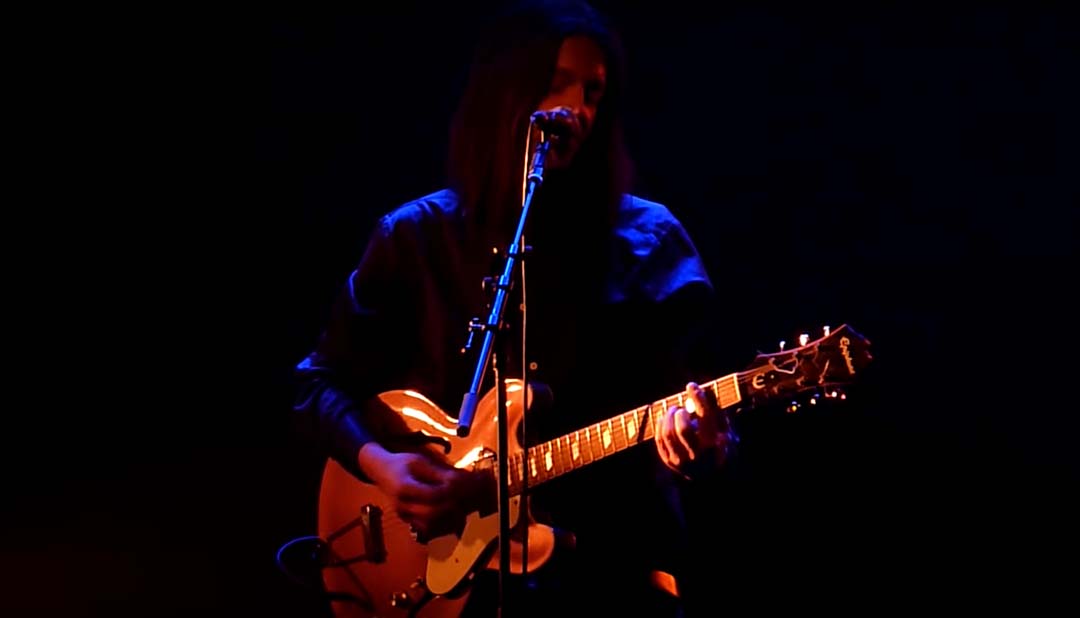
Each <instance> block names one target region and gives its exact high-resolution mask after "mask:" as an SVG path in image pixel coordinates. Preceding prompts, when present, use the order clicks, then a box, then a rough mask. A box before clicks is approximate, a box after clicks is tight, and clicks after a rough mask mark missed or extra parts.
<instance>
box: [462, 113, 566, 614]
mask: <svg viewBox="0 0 1080 618" xmlns="http://www.w3.org/2000/svg"><path fill="white" fill-rule="evenodd" d="M533 122H535V120H534V121H533ZM533 126H535V125H533V124H532V123H530V127H529V129H530V134H531V132H532V129H533ZM540 136H541V137H540V143H539V145H538V146H537V148H536V152H535V153H534V154H533V157H532V161H531V163H530V165H529V170H528V177H527V179H526V184H525V195H524V198H523V200H522V206H521V215H520V217H519V219H518V225H517V229H516V231H515V232H514V237H513V239H512V240H511V242H510V248H509V249H508V250H507V252H506V264H505V266H504V268H503V272H502V275H501V276H500V277H499V280H498V281H497V282H496V283H495V295H494V299H493V300H492V302H491V308H490V312H489V314H488V318H487V321H486V322H479V321H478V320H475V319H474V320H472V321H471V322H470V323H469V341H468V343H466V345H465V348H466V349H469V348H470V347H471V346H472V339H473V335H474V334H475V333H476V332H477V331H481V332H483V334H484V339H483V342H482V344H481V347H480V354H479V357H478V358H477V360H476V368H475V371H474V373H473V379H472V383H471V385H470V387H469V391H468V392H467V393H465V396H464V397H463V398H462V402H461V410H460V412H459V414H458V424H457V435H458V436H460V437H462V438H464V437H466V436H468V435H469V432H470V431H471V430H472V423H473V417H474V416H475V414H476V407H477V405H478V404H479V402H480V388H481V387H482V385H483V382H484V374H485V373H486V371H487V367H488V364H489V363H490V364H491V365H492V367H493V371H494V374H495V393H496V406H497V409H498V421H497V422H498V428H497V429H498V453H497V454H496V469H497V470H498V495H499V584H498V608H499V616H500V618H501V617H502V616H504V615H505V614H504V609H505V605H506V599H507V596H506V587H507V583H508V580H509V575H510V474H509V473H510V466H509V456H508V455H509V453H508V451H509V450H510V444H509V442H510V440H509V435H508V434H509V427H508V425H509V419H508V414H507V407H506V402H507V399H506V384H505V383H504V380H503V379H502V377H501V376H500V372H501V371H502V370H503V368H505V367H506V366H507V364H506V354H505V350H503V349H502V342H501V340H502V337H501V333H502V331H503V327H504V318H503V314H504V313H505V309H506V301H507V298H508V297H509V295H510V290H511V289H512V288H513V276H514V269H515V267H516V265H517V263H518V260H519V259H523V258H524V257H525V255H526V253H527V252H528V248H527V247H524V246H522V238H523V237H524V234H525V227H526V225H527V223H528V219H529V211H530V209H531V207H532V202H533V197H534V196H535V195H536V191H537V189H539V188H540V186H541V185H542V184H543V182H544V167H545V164H546V158H547V153H548V150H549V149H550V148H551V140H549V139H548V138H547V135H546V132H545V131H541V132H540ZM522 371H523V372H524V371H525V367H524V366H523V367H522ZM522 387H523V391H522V397H523V398H525V399H524V401H525V402H527V397H528V392H529V386H528V384H527V383H526V384H523V385H522ZM526 405H528V404H527V403H526ZM523 414H524V411H523ZM523 465H524V466H525V467H526V468H527V467H528V458H527V457H526V458H525V460H524V463H523ZM528 476H529V471H528V470H526V471H525V472H524V473H523V477H525V478H526V479H527V478H528ZM521 515H524V513H519V516H521ZM523 563H524V560H523ZM524 572H525V569H523V573H524Z"/></svg>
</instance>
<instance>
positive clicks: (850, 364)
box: [840, 337, 855, 375]
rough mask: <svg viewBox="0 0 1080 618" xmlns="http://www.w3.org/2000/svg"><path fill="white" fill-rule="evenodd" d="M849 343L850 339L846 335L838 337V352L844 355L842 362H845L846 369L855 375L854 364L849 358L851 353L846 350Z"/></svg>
mask: <svg viewBox="0 0 1080 618" xmlns="http://www.w3.org/2000/svg"><path fill="white" fill-rule="evenodd" d="M850 344H851V340H850V339H848V338H847V337H841V338H840V353H841V354H843V355H844V362H846V363H847V369H848V371H850V372H851V375H855V364H854V363H853V362H852V360H851V353H850V352H848V346H849V345H850Z"/></svg>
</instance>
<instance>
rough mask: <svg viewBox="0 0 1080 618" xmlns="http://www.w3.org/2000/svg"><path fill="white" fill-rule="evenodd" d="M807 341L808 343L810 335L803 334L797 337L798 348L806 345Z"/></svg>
mask: <svg viewBox="0 0 1080 618" xmlns="http://www.w3.org/2000/svg"><path fill="white" fill-rule="evenodd" d="M809 341H810V335H809V334H807V333H803V334H801V335H799V346H800V347H801V346H804V345H806V344H807V343H808V342H809Z"/></svg>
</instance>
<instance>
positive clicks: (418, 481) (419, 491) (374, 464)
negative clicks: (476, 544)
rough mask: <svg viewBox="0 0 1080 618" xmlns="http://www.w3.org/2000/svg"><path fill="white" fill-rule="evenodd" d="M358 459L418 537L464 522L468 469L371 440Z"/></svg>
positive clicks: (458, 525)
mask: <svg viewBox="0 0 1080 618" xmlns="http://www.w3.org/2000/svg"><path fill="white" fill-rule="evenodd" d="M357 459H358V463H359V465H360V470H361V471H363V473H364V474H365V475H367V477H368V478H369V479H371V480H372V482H373V483H375V485H376V486H377V487H378V488H379V489H380V490H381V491H382V492H383V493H384V494H386V496H387V497H388V498H389V499H390V500H391V501H392V503H393V507H394V510H395V512H396V513H397V516H398V517H399V518H401V520H402V521H404V522H405V523H407V524H409V526H410V527H411V528H412V529H413V531H414V532H416V534H417V535H418V538H432V537H435V536H439V535H441V534H446V533H449V532H451V531H454V530H457V529H460V527H461V526H462V525H463V524H464V518H465V515H466V513H467V512H468V511H469V502H470V501H469V500H466V499H465V495H466V494H467V493H468V488H469V485H470V484H471V483H470V479H469V477H470V473H469V472H465V471H463V470H459V469H457V468H452V467H450V466H447V465H445V464H441V463H438V462H435V461H433V460H432V459H431V458H430V457H427V456H425V455H423V454H418V453H411V452H402V453H392V452H390V451H387V450H386V449H384V448H383V447H382V446H380V445H379V444H376V443H374V442H369V443H368V444H365V445H364V446H363V447H362V448H361V449H360V453H359V455H358V456H357Z"/></svg>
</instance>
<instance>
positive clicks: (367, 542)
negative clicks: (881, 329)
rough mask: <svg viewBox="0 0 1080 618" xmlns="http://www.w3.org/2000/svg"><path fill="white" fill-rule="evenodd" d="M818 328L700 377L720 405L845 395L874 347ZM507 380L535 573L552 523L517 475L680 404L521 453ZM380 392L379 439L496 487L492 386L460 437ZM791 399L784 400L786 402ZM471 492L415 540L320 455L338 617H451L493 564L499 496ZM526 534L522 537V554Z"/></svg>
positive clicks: (546, 472) (643, 424)
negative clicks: (542, 517) (444, 523)
mask: <svg viewBox="0 0 1080 618" xmlns="http://www.w3.org/2000/svg"><path fill="white" fill-rule="evenodd" d="M825 332H826V334H825V336H824V337H822V338H820V339H818V340H816V341H814V342H812V343H806V344H804V345H801V346H799V347H798V348H794V349H791V350H787V351H781V352H774V353H771V354H758V355H757V356H756V357H755V359H754V361H753V362H752V363H751V365H750V367H749V368H748V369H746V370H744V371H741V372H736V373H732V374H728V375H726V376H722V377H720V378H717V379H715V380H712V381H710V382H707V383H705V384H702V385H701V386H702V388H703V389H704V390H706V391H707V392H709V393H711V395H712V397H713V398H714V400H715V402H716V404H717V405H718V406H719V408H721V409H723V410H727V411H728V413H729V414H739V413H741V412H744V411H746V410H750V409H753V408H755V407H757V406H760V405H762V404H765V403H769V402H777V401H784V402H791V401H792V400H793V398H795V397H797V396H805V397H808V400H807V402H808V404H815V405H816V404H818V403H824V401H825V400H827V399H835V398H839V399H843V398H845V397H846V395H845V394H843V393H838V387H842V386H845V385H847V384H850V383H852V382H853V381H854V380H855V378H856V376H857V375H859V374H861V373H862V370H863V368H864V367H865V366H866V365H867V364H868V363H869V362H870V360H871V359H872V358H873V356H872V355H871V354H870V350H869V348H870V342H869V341H868V340H867V339H866V338H864V337H863V336H862V335H860V334H859V333H857V332H855V331H854V330H853V329H852V328H851V327H849V326H848V325H846V324H844V325H842V326H840V327H838V328H836V329H828V328H826V329H825ZM505 383H506V385H507V398H508V399H507V401H508V405H507V410H506V411H507V418H508V421H509V422H508V428H509V430H510V431H509V435H508V447H509V449H508V450H509V451H510V452H508V453H507V454H506V455H507V458H508V461H509V462H510V465H509V466H508V472H509V474H508V477H509V481H510V485H511V491H510V492H509V493H510V495H511V498H510V508H509V511H510V512H509V516H510V526H511V534H510V537H511V538H510V539H509V542H508V543H507V547H506V549H507V550H508V551H509V552H510V565H511V571H512V573H513V574H521V573H522V572H523V571H525V570H527V571H528V572H530V573H532V572H535V571H536V570H537V569H539V568H540V566H542V565H543V564H545V563H546V562H547V561H548V560H549V559H550V558H551V556H552V554H553V553H554V551H555V532H554V530H553V529H551V528H550V527H547V526H541V525H538V524H537V523H536V522H534V521H533V519H532V517H531V516H530V515H529V512H528V509H527V508H525V509H521V508H520V505H521V503H520V496H519V495H518V494H519V491H520V488H521V487H524V484H523V482H522V481H524V480H525V478H526V477H527V478H528V486H529V487H533V486H536V485H539V484H540V483H543V482H545V481H547V480H550V479H553V478H556V477H558V476H560V475H562V474H566V473H569V472H572V471H574V470H577V469H579V468H581V467H582V466H585V465H589V464H591V463H593V462H596V461H599V460H601V459H603V458H605V457H607V456H610V455H614V454H615V453H618V452H620V451H622V450H624V449H628V448H631V447H633V446H636V445H639V444H643V443H646V442H648V441H650V440H653V439H654V438H655V437H656V436H657V434H658V432H659V428H658V427H659V423H658V416H657V415H655V414H654V413H653V412H654V411H656V410H667V409H669V408H670V407H671V406H682V405H684V400H683V397H684V395H683V393H676V394H674V395H670V396H668V397H665V398H663V399H662V400H660V401H655V402H651V403H648V404H646V405H643V406H641V407H638V408H636V409H634V410H630V411H627V412H624V413H622V414H618V415H616V416H613V417H611V418H609V419H606V420H604V421H601V422H599V423H595V424H593V425H590V426H588V427H583V428H581V429H578V430H577V431H574V432H571V433H569V434H566V435H563V436H560V437H558V438H555V439H553V440H548V441H547V442H544V443H542V444H536V445H531V446H530V447H529V451H528V453H523V452H522V447H521V444H520V442H519V440H518V428H519V426H520V423H521V420H522V417H523V415H524V413H525V409H524V406H523V403H524V395H525V393H526V392H528V393H529V402H530V403H531V402H533V401H534V399H535V397H534V393H533V389H531V388H529V389H526V388H524V385H523V383H522V382H521V381H520V380H506V382H505ZM545 399H546V398H545ZM378 403H380V404H381V405H378V406H376V407H375V409H373V410H372V411H371V412H370V413H369V415H368V418H367V419H365V420H366V421H367V426H368V427H369V429H370V430H371V431H373V432H375V434H376V436H377V437H378V439H379V442H380V443H381V444H382V445H383V446H384V447H385V448H387V449H388V450H391V451H396V452H405V451H408V452H416V453H423V454H425V455H427V456H429V457H432V458H434V459H436V460H439V461H441V462H444V463H446V464H448V465H451V466H454V467H457V468H461V469H466V470H475V471H481V472H483V471H486V472H488V473H490V474H489V475H488V477H487V478H486V479H483V480H484V481H485V482H487V481H490V484H489V485H488V486H487V487H488V488H492V487H494V486H495V479H496V478H497V477H496V476H495V471H496V466H495V464H496V460H497V458H498V444H499V441H498V438H499V436H498V401H497V394H496V392H495V391H491V392H489V393H487V394H486V395H485V396H484V398H483V399H482V400H481V401H480V403H479V405H478V406H477V409H476V415H475V417H474V419H473V427H472V431H471V432H470V435H469V436H468V437H466V438H459V437H458V435H457V420H456V419H455V418H453V417H451V416H450V415H448V414H446V413H445V412H444V411H442V410H440V409H439V407H438V406H436V405H435V404H434V403H433V402H431V401H430V400H428V399H427V398H426V397H424V396H423V395H421V394H420V393H417V392H415V391H411V390H397V391H389V392H386V393H383V394H382V395H379V397H378ZM798 407H799V405H794V402H793V404H792V405H791V406H790V408H789V412H790V411H794V410H796V409H798ZM515 483H516V485H515ZM489 493H490V492H489ZM487 497H490V496H486V495H485V498H487ZM479 502H481V503H483V504H485V505H487V504H489V503H490V505H491V506H483V507H482V509H481V510H476V511H474V512H471V513H469V514H468V515H467V517H466V519H465V522H464V524H463V525H462V526H461V528H460V529H458V530H456V531H455V532H453V533H448V534H444V535H443V536H438V537H434V538H431V539H418V538H416V536H415V535H414V534H413V532H412V530H411V529H410V527H409V525H408V524H407V523H406V522H404V521H402V520H401V519H400V518H399V517H398V515H397V513H396V512H395V508H394V505H393V503H392V501H390V500H389V499H388V498H387V496H386V495H384V494H383V493H382V491H381V490H379V489H378V488H377V487H376V486H375V485H373V484H370V483H364V482H362V481H360V480H359V479H357V478H356V477H354V476H352V475H351V474H350V473H349V472H347V471H346V470H345V469H344V468H342V467H341V466H340V465H338V464H337V463H336V462H334V461H333V460H331V461H329V462H328V463H327V464H326V468H325V470H324V471H323V479H322V487H321V492H320V495H319V522H318V528H319V537H320V538H321V539H323V540H325V541H326V543H327V545H328V549H327V552H328V555H327V556H325V558H326V562H327V563H328V566H326V567H324V569H323V582H324V584H325V587H326V590H327V592H329V593H331V594H336V595H339V597H338V598H341V597H348V600H334V601H333V605H334V607H333V609H334V613H335V615H336V616H337V618H374V617H376V616H378V617H380V618H398V617H401V618H405V617H417V618H457V617H458V616H459V615H460V613H461V611H462V610H463V609H464V607H465V604H466V602H467V600H468V598H469V594H470V584H471V583H472V581H473V579H474V577H475V576H476V574H477V573H478V572H479V571H480V570H482V569H498V566H499V550H500V548H499V547H498V539H499V516H498V509H497V508H496V505H497V504H498V501H497V500H496V499H495V498H491V499H488V500H479ZM519 511H520V513H519ZM519 515H520V517H519ZM526 535H527V536H526ZM523 539H524V540H527V541H528V543H527V550H528V551H527V554H526V552H525V551H524V549H525V548H524V547H523V544H522V543H521V540H523ZM572 543H573V541H572V540H570V544H571V545H572ZM320 557H322V556H320Z"/></svg>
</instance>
